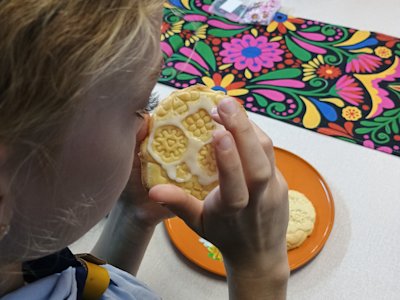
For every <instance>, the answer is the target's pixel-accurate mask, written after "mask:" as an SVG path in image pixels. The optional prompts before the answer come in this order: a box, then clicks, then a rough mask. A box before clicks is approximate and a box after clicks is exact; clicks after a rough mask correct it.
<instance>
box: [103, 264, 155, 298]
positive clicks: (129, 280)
mask: <svg viewBox="0 0 400 300" xmlns="http://www.w3.org/2000/svg"><path fill="white" fill-rule="evenodd" d="M102 267H104V268H106V269H107V271H108V273H109V275H110V280H111V282H110V285H109V287H108V289H107V290H106V291H105V293H104V294H103V296H102V298H101V299H102V300H106V299H138V300H139V299H140V300H153V299H154V300H156V299H157V300H159V299H161V298H160V297H159V296H157V295H156V294H155V293H154V292H153V291H152V290H151V289H150V288H149V287H148V286H147V285H145V284H144V283H142V282H141V281H139V280H138V279H137V278H136V277H133V276H132V275H131V274H129V273H127V272H125V271H122V270H120V269H118V268H116V267H114V266H111V265H103V266H102Z"/></svg>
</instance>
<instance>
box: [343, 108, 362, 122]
mask: <svg viewBox="0 0 400 300" xmlns="http://www.w3.org/2000/svg"><path fill="white" fill-rule="evenodd" d="M342 116H343V118H345V119H346V120H347V121H357V120H360V119H361V117H362V115H361V110H359V109H358V108H357V107H355V106H346V107H345V108H343V110H342Z"/></svg>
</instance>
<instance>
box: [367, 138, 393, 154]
mask: <svg viewBox="0 0 400 300" xmlns="http://www.w3.org/2000/svg"><path fill="white" fill-rule="evenodd" d="M363 146H364V147H367V148H371V149H376V150H378V151H381V152H385V153H389V154H391V153H393V149H392V148H390V147H387V146H381V147H376V146H375V144H374V142H373V141H371V140H365V141H364V142H363Z"/></svg>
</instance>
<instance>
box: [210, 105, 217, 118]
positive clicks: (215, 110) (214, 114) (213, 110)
mask: <svg viewBox="0 0 400 300" xmlns="http://www.w3.org/2000/svg"><path fill="white" fill-rule="evenodd" d="M211 115H212V116H218V109H217V108H216V107H213V108H211Z"/></svg>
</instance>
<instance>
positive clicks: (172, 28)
mask: <svg viewBox="0 0 400 300" xmlns="http://www.w3.org/2000/svg"><path fill="white" fill-rule="evenodd" d="M183 23H185V21H183V20H181V21H179V22H176V23H174V24H170V23H167V22H164V23H163V24H162V26H161V41H164V40H165V39H167V38H169V37H171V36H173V35H175V33H179V32H181V31H182V26H183Z"/></svg>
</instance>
